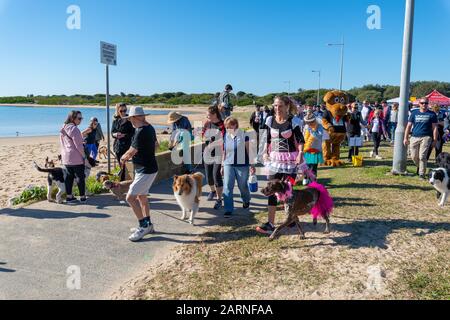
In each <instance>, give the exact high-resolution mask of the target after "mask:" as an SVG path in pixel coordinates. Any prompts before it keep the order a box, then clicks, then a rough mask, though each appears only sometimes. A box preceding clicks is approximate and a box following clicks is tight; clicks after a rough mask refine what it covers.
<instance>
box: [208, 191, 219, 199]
mask: <svg viewBox="0 0 450 320" xmlns="http://www.w3.org/2000/svg"><path fill="white" fill-rule="evenodd" d="M216 196H217V192H215V191H214V192H210V193H209V194H208V201H213V200H214V199H215V198H216Z"/></svg>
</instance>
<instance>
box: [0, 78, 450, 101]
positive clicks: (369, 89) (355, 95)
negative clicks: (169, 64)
mask: <svg viewBox="0 0 450 320" xmlns="http://www.w3.org/2000/svg"><path fill="white" fill-rule="evenodd" d="M433 90H438V91H440V92H441V93H442V94H444V95H446V96H450V82H440V81H417V82H413V83H411V90H410V91H411V96H412V97H418V98H420V97H424V96H426V95H428V94H429V93H431V92H432V91H433ZM328 91H330V89H321V90H320V96H321V99H322V98H323V97H324V95H325V94H326V93H327V92H328ZM348 94H349V96H350V101H351V102H354V101H364V100H369V101H371V102H375V101H378V102H381V101H382V100H390V99H394V98H397V97H399V95H400V87H398V86H391V85H365V86H363V87H360V88H353V89H350V90H348ZM217 95H218V94H213V93H201V94H187V93H184V92H167V93H161V94H158V93H157V94H153V95H149V96H142V95H138V94H126V93H124V92H121V93H120V94H117V95H111V97H110V99H111V104H113V105H114V104H116V103H120V102H123V103H127V104H132V105H133V104H134V105H162V106H164V105H189V104H201V105H204V104H211V103H212V102H214V100H215V99H216V97H217ZM277 95H290V96H292V97H293V98H295V99H297V100H300V101H302V102H303V103H305V104H310V105H315V104H316V103H317V90H303V89H299V90H298V91H297V92H291V93H288V92H278V93H270V94H267V95H265V96H257V95H254V94H252V93H246V92H243V91H238V92H236V93H235V94H232V102H233V103H234V105H236V106H248V105H252V104H254V103H256V104H261V105H270V104H271V103H272V102H273V99H274V97H275V96H277ZM105 99H106V96H105V94H95V95H82V94H76V95H72V96H66V95H52V96H34V95H32V94H30V95H27V96H26V97H22V96H18V97H0V103H1V104H37V105H99V106H103V105H104V104H105ZM320 102H321V103H322V100H321V101H320Z"/></svg>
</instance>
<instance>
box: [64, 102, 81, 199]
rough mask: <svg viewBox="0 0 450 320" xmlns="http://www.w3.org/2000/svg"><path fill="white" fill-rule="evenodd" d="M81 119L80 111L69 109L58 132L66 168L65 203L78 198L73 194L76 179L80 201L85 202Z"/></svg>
mask: <svg viewBox="0 0 450 320" xmlns="http://www.w3.org/2000/svg"><path fill="white" fill-rule="evenodd" d="M82 121H83V115H82V113H81V112H80V111H71V112H70V113H69V115H68V116H67V119H66V121H65V122H64V127H63V128H62V129H61V131H60V133H61V135H60V138H59V139H60V143H61V162H62V164H63V166H64V167H65V168H66V170H67V177H66V178H65V185H66V193H67V198H66V204H69V205H71V204H76V203H77V202H78V200H77V199H76V198H75V197H74V196H73V194H72V190H73V181H74V179H76V182H77V185H78V190H79V191H80V202H81V203H86V201H87V198H86V180H85V179H86V176H85V162H86V153H85V150H84V142H83V135H82V134H81V131H80V129H79V128H78V127H79V126H80V124H81V122H82Z"/></svg>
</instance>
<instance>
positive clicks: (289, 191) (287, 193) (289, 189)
mask: <svg viewBox="0 0 450 320" xmlns="http://www.w3.org/2000/svg"><path fill="white" fill-rule="evenodd" d="M286 184H287V190H286V191H285V192H283V193H275V195H276V197H277V200H278V201H279V202H287V201H288V200H289V199H291V198H292V184H291V183H290V182H286Z"/></svg>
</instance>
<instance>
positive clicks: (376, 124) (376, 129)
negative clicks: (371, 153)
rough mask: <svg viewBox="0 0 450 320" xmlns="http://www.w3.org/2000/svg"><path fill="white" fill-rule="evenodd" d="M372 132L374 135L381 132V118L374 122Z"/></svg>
mask: <svg viewBox="0 0 450 320" xmlns="http://www.w3.org/2000/svg"><path fill="white" fill-rule="evenodd" d="M372 132H374V133H378V132H380V118H376V119H373V120H372Z"/></svg>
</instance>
